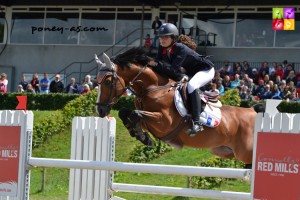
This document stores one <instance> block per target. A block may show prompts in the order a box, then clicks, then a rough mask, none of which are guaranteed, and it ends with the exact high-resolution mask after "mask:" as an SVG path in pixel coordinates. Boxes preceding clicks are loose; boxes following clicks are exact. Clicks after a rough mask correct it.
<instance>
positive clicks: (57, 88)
mask: <svg viewBox="0 0 300 200" xmlns="http://www.w3.org/2000/svg"><path fill="white" fill-rule="evenodd" d="M63 90H64V84H63V83H62V82H61V80H60V75H59V74H56V75H55V80H53V81H51V83H50V92H51V93H62V92H63Z"/></svg>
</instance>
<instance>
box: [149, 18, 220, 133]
mask: <svg viewBox="0 0 300 200" xmlns="http://www.w3.org/2000/svg"><path fill="white" fill-rule="evenodd" d="M158 33H159V41H160V46H159V48H158V53H157V56H156V59H155V60H151V61H149V63H148V65H150V66H152V67H153V69H154V70H155V71H156V72H158V73H161V74H166V75H167V76H169V77H170V78H172V79H173V80H175V81H179V80H182V79H186V77H187V76H186V75H188V76H189V77H191V79H190V80H189V82H188V85H187V90H188V94H189V98H190V99H191V104H192V118H193V126H192V127H191V128H190V129H189V130H188V134H189V135H190V136H194V135H196V133H197V132H199V131H202V130H203V127H202V124H201V123H200V114H201V101H200V97H199V95H198V92H197V88H200V87H202V86H204V85H205V84H207V83H208V82H210V81H211V80H212V79H213V77H214V75H215V70H214V64H213V63H212V62H211V61H210V60H209V59H208V57H206V56H203V55H199V54H198V53H197V52H195V51H194V50H192V49H190V48H189V47H187V46H185V45H184V44H182V43H178V42H177V39H178V29H177V28H176V26H175V25H173V24H171V23H165V24H163V25H162V26H161V27H160V28H159V32H158Z"/></svg>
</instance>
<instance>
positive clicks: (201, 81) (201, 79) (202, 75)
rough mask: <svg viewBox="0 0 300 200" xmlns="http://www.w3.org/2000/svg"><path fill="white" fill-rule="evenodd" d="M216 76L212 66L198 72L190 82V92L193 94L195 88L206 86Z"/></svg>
mask: <svg viewBox="0 0 300 200" xmlns="http://www.w3.org/2000/svg"><path fill="white" fill-rule="evenodd" d="M214 76H215V69H214V68H213V67H212V68H211V69H210V70H207V71H200V72H197V73H196V74H195V75H194V76H193V78H192V79H191V80H190V81H189V83H188V86H187V87H188V93H189V94H191V93H192V92H193V91H194V90H195V89H197V88H199V87H202V86H204V85H205V84H207V83H208V82H209V81H211V80H212V79H213V78H214Z"/></svg>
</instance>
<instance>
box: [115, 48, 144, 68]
mask: <svg viewBox="0 0 300 200" xmlns="http://www.w3.org/2000/svg"><path fill="white" fill-rule="evenodd" d="M113 62H114V63H115V64H117V65H119V66H121V67H124V66H127V67H129V66H130V65H129V63H137V64H141V65H143V66H144V65H147V63H148V57H147V55H146V52H145V50H144V49H143V48H141V47H134V48H131V49H129V50H128V51H126V52H124V53H122V54H119V55H117V56H116V57H115V58H114V59H113Z"/></svg>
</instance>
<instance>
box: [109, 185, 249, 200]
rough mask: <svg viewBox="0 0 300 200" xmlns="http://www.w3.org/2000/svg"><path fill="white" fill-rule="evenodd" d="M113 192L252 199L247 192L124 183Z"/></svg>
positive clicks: (233, 199) (231, 199)
mask: <svg viewBox="0 0 300 200" xmlns="http://www.w3.org/2000/svg"><path fill="white" fill-rule="evenodd" d="M112 190H113V191H116V192H132V193H144V194H159V195H172V196H185V197H196V198H199V197H201V198H214V199H228V200H235V199H236V200H244V199H245V200H246V199H247V200H249V199H251V193H245V192H229V191H218V190H201V189H191V188H179V187H165V186H150V185H135V184H123V183H113V184H112Z"/></svg>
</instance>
